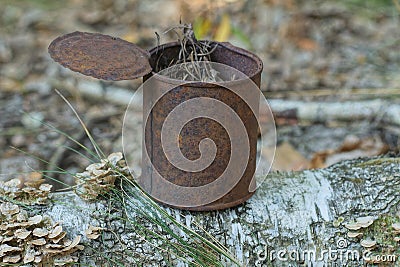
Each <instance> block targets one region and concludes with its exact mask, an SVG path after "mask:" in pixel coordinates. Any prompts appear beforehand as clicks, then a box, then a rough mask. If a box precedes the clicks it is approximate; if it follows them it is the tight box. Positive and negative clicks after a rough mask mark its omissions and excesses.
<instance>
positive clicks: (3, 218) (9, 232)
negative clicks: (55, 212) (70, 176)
mask: <svg viewBox="0 0 400 267" xmlns="http://www.w3.org/2000/svg"><path fill="white" fill-rule="evenodd" d="M80 239H81V237H80V236H77V237H75V238H74V239H73V240H70V239H68V238H66V232H64V231H63V229H62V226H61V225H59V223H55V224H54V223H52V222H51V220H50V219H49V218H44V217H43V216H42V215H35V216H29V215H28V212H27V211H26V210H24V209H22V208H20V207H19V206H18V205H15V204H13V203H10V202H3V203H2V204H0V262H1V263H2V264H18V265H21V264H24V266H65V265H69V264H71V263H74V262H77V260H78V258H77V257H76V256H74V255H73V253H74V252H76V251H77V250H82V249H83V246H82V245H79V242H80ZM0 265H1V264H0Z"/></svg>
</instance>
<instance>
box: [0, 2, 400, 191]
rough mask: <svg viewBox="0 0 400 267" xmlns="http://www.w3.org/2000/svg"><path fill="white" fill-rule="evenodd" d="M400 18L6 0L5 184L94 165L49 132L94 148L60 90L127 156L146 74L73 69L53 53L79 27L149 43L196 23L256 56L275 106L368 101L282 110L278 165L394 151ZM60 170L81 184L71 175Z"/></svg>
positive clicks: (274, 6)
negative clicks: (127, 132)
mask: <svg viewBox="0 0 400 267" xmlns="http://www.w3.org/2000/svg"><path fill="white" fill-rule="evenodd" d="M399 19H400V3H399V2H397V0H393V1H392V0H339V1H300V0H298V1H296V0H251V1H237V0H217V1H215V0H213V1H211V0H188V1H183V0H182V1H179V0H169V1H161V0H153V1H138V0H100V1H94V0H65V1H51V0H36V1H28V0H18V1H17V0H0V173H1V176H0V180H8V179H11V178H15V177H16V176H19V175H18V173H28V174H26V175H20V177H21V179H28V178H29V175H32V173H34V172H36V171H38V170H39V171H40V170H42V171H43V170H47V171H55V170H56V168H55V167H54V166H55V165H57V166H60V167H61V168H64V169H66V170H68V171H69V172H71V173H75V172H79V171H82V170H83V169H84V168H85V167H86V166H87V165H88V164H89V161H88V160H86V159H85V158H83V157H80V156H78V155H77V154H76V153H74V152H73V151H71V148H72V149H76V150H78V151H80V152H81V153H85V151H84V150H83V149H82V148H79V147H78V146H76V145H74V144H73V143H72V142H71V141H70V140H69V139H68V138H66V137H65V136H63V135H61V134H60V133H58V132H57V131H54V130H52V129H51V127H55V128H56V129H59V130H60V131H63V132H65V133H67V134H68V135H70V136H71V137H73V138H75V139H77V140H78V141H80V142H82V143H83V144H84V145H85V146H87V147H89V148H90V147H91V145H90V142H89V140H88V139H87V138H86V136H85V133H84V131H83V129H82V127H81V125H80V124H79V121H78V120H77V119H76V117H75V116H74V114H73V111H72V110H71V109H70V108H69V107H68V105H67V104H66V103H65V102H64V101H63V100H62V99H61V98H60V96H59V95H57V94H56V93H55V91H54V89H58V90H59V91H60V92H61V93H62V94H63V95H64V96H66V97H67V99H68V100H69V101H70V102H71V103H72V105H73V106H74V107H75V108H76V110H77V112H78V113H79V114H80V115H81V116H82V118H83V120H84V121H85V123H86V124H87V126H88V128H89V130H90V131H91V132H92V134H93V136H94V138H95V140H96V141H97V142H98V144H99V146H100V147H101V148H102V149H103V150H104V151H105V152H106V153H110V152H115V151H122V147H121V129H122V119H123V114H124V111H125V109H126V104H124V99H126V96H127V95H131V94H132V93H133V92H134V91H135V90H136V89H137V88H138V87H139V86H140V84H141V79H138V80H134V81H120V82H102V81H99V80H96V79H92V78H89V77H86V76H83V75H80V74H77V73H73V72H72V71H70V70H68V69H64V68H62V67H61V66H60V65H58V64H57V63H55V62H54V61H52V60H51V58H50V57H49V55H48V53H47V47H48V45H49V43H50V42H51V41H52V40H53V39H55V38H56V37H58V36H59V35H62V34H65V33H69V32H73V31H76V30H79V31H89V32H100V33H104V34H109V35H113V36H117V37H120V38H122V39H125V40H128V41H130V42H133V43H136V44H138V45H139V46H140V47H142V48H145V49H149V48H151V47H154V46H156V44H157V38H156V35H155V32H157V33H159V35H160V37H161V43H165V42H168V41H172V40H176V36H175V35H174V34H173V33H171V32H170V33H169V34H163V32H165V31H166V30H168V29H169V28H171V27H173V26H176V25H178V24H179V21H180V20H181V21H182V22H183V23H192V25H193V27H194V31H195V34H196V36H197V38H198V39H212V40H217V41H229V42H231V43H232V44H234V45H237V46H240V47H243V48H245V49H248V50H250V51H252V52H254V53H256V54H257V55H259V56H260V57H261V58H262V60H263V62H264V71H263V76H262V86H261V89H262V91H263V93H264V94H265V95H266V97H267V99H269V100H271V103H277V102H274V101H277V100H279V101H281V100H284V101H289V102H290V103H295V104H296V105H303V107H305V108H307V106H308V105H309V103H314V104H318V105H319V106H320V108H321V109H324V108H326V109H329V108H331V106H332V105H335V104H339V105H340V103H344V102H346V103H348V104H349V103H350V106H352V105H351V103H353V102H354V103H357V105H358V104H360V103H361V108H360V109H361V114H364V113H365V114H367V115H366V116H357V114H356V115H354V114H352V109H351V108H350V109H349V110H348V112H349V116H348V118H347V119H340V118H339V119H335V118H333V119H332V117H329V116H327V117H321V118H320V119H319V120H318V121H315V120H311V121H307V120H304V119H303V118H301V117H299V116H297V115H293V114H292V113H291V112H290V111H291V110H288V112H285V110H284V108H283V109H282V108H281V107H280V108H279V109H277V110H275V114H276V117H275V119H276V122H277V127H278V128H277V130H278V132H277V137H278V148H277V155H276V161H275V163H274V168H275V169H279V170H300V169H305V168H319V167H324V166H327V165H330V164H333V163H335V162H337V161H339V160H343V159H347V158H356V157H360V156H373V155H378V154H382V153H386V152H389V151H392V152H395V153H396V152H398V151H399V147H400V141H399V135H400V125H399V124H400V123H396V122H394V123H390V122H389V123H388V122H387V121H386V120H385V119H384V118H385V116H386V115H387V114H386V110H385V106H386V105H390V106H391V107H393V110H392V112H395V115H396V112H398V109H396V106H399V105H398V104H399V96H400V92H399V88H400V75H399V66H400V49H399V48H400V38H399V37H400V31H399ZM376 100H379V101H380V102H377V103H379V104H380V105H381V107H382V112H379V111H380V109H379V108H378V112H376V109H375V110H374V111H375V113H374V114H369V113H368V103H372V102H371V101H376ZM368 101H369V102H368ZM279 103H283V104H282V105H283V106H284V105H285V103H286V102H279ZM324 103H330V104H332V105H324ZM373 103H375V102H373ZM363 104H364V106H362V105H363ZM357 105H356V104H355V105H354V108H355V110H356V108H357ZM272 106H273V107H274V105H272ZM310 106H311V105H310ZM347 106H348V105H347ZM364 110H365V112H364ZM329 112H331V113H332V112H333V113H334V112H335V111H334V110H327V111H326V113H328V114H329ZM322 113H323V114H325V113H324V112H322ZM391 115H393V114H391ZM399 117H400V113H399ZM46 124H47V125H46ZM49 125H51V126H49ZM13 147H16V148H18V149H21V150H23V151H25V152H27V153H28V154H24V153H22V152H20V151H18V150H16V149H15V148H13ZM68 147H69V148H68ZM36 157H37V158H36ZM39 158H41V159H44V160H45V161H47V162H44V161H41V160H39ZM51 176H52V177H57V178H61V179H62V180H63V181H65V182H66V183H68V184H72V183H73V179H72V178H71V176H68V175H57V174H51ZM26 177H28V178H26Z"/></svg>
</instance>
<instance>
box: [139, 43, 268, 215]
mask: <svg viewBox="0 0 400 267" xmlns="http://www.w3.org/2000/svg"><path fill="white" fill-rule="evenodd" d="M178 52H179V45H178V44H177V43H169V44H166V45H163V46H161V47H158V48H154V49H152V50H150V54H151V57H150V64H152V66H153V69H155V64H157V62H158V63H160V61H166V62H169V61H170V60H171V59H172V58H173V57H176V56H177V54H178ZM211 58H212V60H213V61H215V62H220V63H224V64H226V65H229V66H232V67H234V68H236V69H238V70H240V71H241V72H243V73H245V74H246V75H247V76H249V78H250V79H251V80H252V81H254V83H255V84H256V85H257V86H258V87H259V86H260V79H261V71H262V62H261V60H260V59H259V58H258V57H257V56H255V55H253V54H251V53H250V52H248V51H246V50H243V49H240V48H237V47H234V46H232V45H230V44H228V43H219V45H218V47H217V49H216V50H215V51H214V53H213V54H212V56H211ZM152 76H153V78H152V79H154V78H156V79H158V81H157V83H156V85H157V86H154V84H153V86H152V87H151V88H146V87H144V90H143V97H144V103H143V107H144V109H148V108H150V106H151V103H153V102H154V101H155V100H156V99H157V96H158V95H160V94H163V91H165V90H166V91H168V92H167V93H166V94H165V95H163V97H162V98H161V99H159V100H158V101H157V103H156V104H155V106H154V107H153V108H152V109H151V112H150V116H149V118H147V120H146V121H144V123H145V147H143V149H146V150H147V153H148V154H149V158H150V160H149V161H150V162H147V161H146V160H145V161H143V167H142V175H141V177H140V178H139V183H140V184H141V185H142V186H143V187H144V189H145V190H146V191H147V192H149V193H150V194H151V195H152V196H153V197H155V198H156V199H158V200H160V199H161V202H162V199H163V195H164V194H168V195H171V194H179V193H178V192H170V191H167V190H165V184H164V183H163V182H162V181H161V180H159V179H157V178H155V175H154V172H155V171H157V172H158V173H159V174H161V176H163V177H164V178H165V179H166V180H168V182H170V183H173V184H176V185H180V186H184V187H199V186H204V185H206V184H208V183H211V182H213V181H214V180H216V179H217V178H218V177H219V176H220V175H221V173H222V172H224V170H225V169H226V167H227V164H228V161H229V160H230V157H231V142H230V139H229V135H228V134H227V132H226V130H225V129H224V127H223V126H221V125H220V124H219V123H216V122H215V121H213V120H210V119H207V118H196V119H193V120H192V121H190V122H189V123H187V124H186V125H185V126H184V128H183V129H182V131H181V134H180V137H179V140H180V149H181V151H182V154H183V155H184V156H185V157H186V158H187V159H190V160H195V159H197V158H199V156H200V152H199V142H200V141H201V140H202V139H204V138H210V139H212V140H213V141H214V143H215V144H216V146H217V155H216V157H215V160H214V161H213V162H212V164H211V165H209V166H208V167H207V168H206V169H204V170H202V171H199V172H186V171H183V170H181V169H179V168H176V167H175V166H173V165H172V164H171V163H170V161H169V160H168V159H167V157H166V156H165V154H164V152H163V148H162V144H161V130H162V127H163V124H164V121H165V120H166V117H167V116H168V114H169V113H170V112H171V111H172V110H173V109H174V108H175V107H176V106H178V105H179V104H181V103H183V102H185V101H187V100H189V99H193V98H199V97H207V98H212V99H217V100H219V101H221V102H223V103H225V104H227V105H228V106H230V107H231V108H232V109H233V110H234V112H235V113H236V114H237V115H238V116H239V117H240V119H241V121H242V122H243V123H244V125H245V128H246V131H247V134H248V138H249V143H250V157H249V158H248V162H247V168H246V170H245V172H244V174H243V175H242V177H241V179H240V181H239V182H238V183H237V184H236V186H235V187H234V188H233V189H232V190H231V191H230V192H227V193H226V194H225V195H224V196H223V197H221V198H220V199H218V200H216V201H214V202H212V203H209V204H206V205H202V206H197V207H193V206H191V207H187V206H185V205H179V206H177V205H171V206H173V207H176V208H181V209H187V210H196V211H205V210H218V209H225V208H229V207H233V206H236V205H238V204H241V203H242V202H244V201H246V200H247V199H248V198H250V197H251V196H252V194H253V193H254V192H250V190H249V187H250V183H251V182H253V183H254V180H253V176H254V173H255V168H256V152H257V134H258V122H257V119H256V117H255V116H254V113H252V111H251V110H250V108H249V106H248V105H247V104H246V103H245V102H244V101H243V100H242V99H241V98H240V97H239V96H238V95H236V94H235V93H233V92H232V91H231V90H229V89H227V88H225V87H223V86H220V85H218V84H205V83H204V84H202V83H195V84H190V83H189V84H185V85H180V86H177V87H175V88H174V89H172V90H170V81H169V79H168V78H165V77H163V76H159V75H155V73H154V72H153V73H152V74H150V75H147V76H146V77H145V78H144V80H145V81H146V80H147V79H149V78H151V77H152ZM237 86H241V85H240V83H239V84H238V85H237ZM250 99H252V100H251V101H252V102H253V103H251V104H253V105H257V106H258V101H259V96H258V95H254V96H250ZM144 113H146V112H145V111H144ZM145 119H146V118H145ZM144 153H146V151H143V155H145V154H144ZM246 160H247V159H246ZM253 186H254V185H253ZM216 190H218V189H216ZM208 193H209V194H213V193H215V192H211V191H210V192H208ZM157 196H158V197H157ZM176 197H177V198H179V197H190V198H191V199H199V203H200V201H201V200H200V199H202V196H201V195H199V194H198V193H196V191H195V190H194V191H193V194H192V195H190V196H176ZM167 204H168V203H167Z"/></svg>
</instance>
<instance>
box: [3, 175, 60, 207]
mask: <svg viewBox="0 0 400 267" xmlns="http://www.w3.org/2000/svg"><path fill="white" fill-rule="evenodd" d="M44 181H45V180H44V179H43V178H42V174H40V173H38V172H32V173H30V174H29V175H28V176H27V177H22V176H21V177H19V178H15V179H12V180H9V181H7V182H3V181H0V195H2V196H4V197H5V198H6V199H12V200H16V201H18V202H22V203H24V204H28V205H32V204H45V203H46V201H47V198H48V195H49V193H50V190H51V188H52V185H50V184H45V183H44Z"/></svg>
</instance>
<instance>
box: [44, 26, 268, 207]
mask: <svg viewBox="0 0 400 267" xmlns="http://www.w3.org/2000/svg"><path fill="white" fill-rule="evenodd" d="M213 44H214V45H216V46H215V49H214V50H213V52H212V53H211V54H210V59H211V62H212V63H215V64H217V65H216V69H219V68H220V69H219V70H220V71H222V72H223V71H224V66H225V67H226V68H227V69H228V72H229V69H230V70H235V71H236V72H237V73H239V75H238V76H237V77H236V79H233V80H231V81H229V79H228V81H224V82H213V83H209V82H201V81H197V82H186V81H183V80H176V79H172V78H169V77H167V76H164V75H162V74H160V72H159V73H157V72H156V66H157V64H159V63H160V62H164V65H167V64H168V62H170V61H171V60H172V59H174V58H177V56H178V54H179V50H180V44H179V43H167V44H164V45H161V46H158V47H155V48H153V49H150V50H149V51H146V50H143V49H141V48H139V47H137V46H136V45H134V44H132V43H129V42H127V41H124V40H121V39H119V38H114V37H111V36H107V35H102V34H92V33H81V32H74V33H71V34H67V35H64V36H61V37H59V38H57V39H56V40H54V41H53V42H52V44H51V45H50V46H49V52H50V55H51V56H52V58H53V59H54V60H56V61H57V62H59V63H60V64H62V65H63V66H65V67H68V68H70V69H71V70H74V71H77V72H80V73H83V74H85V75H88V76H93V77H96V78H99V79H104V80H129V79H135V78H138V77H143V81H144V84H143V114H144V115H143V130H144V138H143V139H144V140H143V145H142V174H141V175H140V177H139V178H138V183H139V185H140V186H141V187H142V188H143V189H144V190H145V191H146V192H147V193H149V194H150V195H151V196H152V197H153V198H154V199H155V200H157V201H159V202H161V203H164V204H167V205H169V206H172V207H176V208H180V209H187V210H196V211H205V210H218V209H225V208H229V207H233V206H236V205H238V204H241V203H243V202H244V201H246V200H247V199H248V198H250V197H251V196H252V194H254V192H255V189H256V182H255V178H254V174H255V170H256V156H257V136H258V132H259V127H258V121H257V116H258V105H259V100H260V94H259V87H260V81H261V71H262V68H263V64H262V61H261V60H260V58H259V57H257V56H256V55H255V54H253V53H251V52H249V51H247V50H244V49H241V48H238V47H235V46H233V45H231V44H229V43H226V42H222V43H217V42H214V43H213ZM235 71H234V72H235ZM161 73H162V72H161ZM249 87H256V89H257V92H256V93H255V91H254V90H250V89H249ZM197 99H200V100H199V101H198V102H194V101H195V100H197ZM204 101H205V102H207V101H208V102H210V101H211V103H212V104H211V106H207V105H206V104H205V102H204ZM213 101H214V102H213ZM188 102H190V103H192V106H190V105H189V106H184V108H181V109H179V108H178V107H182V106H181V105H182V104H185V103H188ZM213 103H215V105H214V104H213ZM216 106H223V107H224V109H226V110H228V112H227V113H225V111H219V110H218V109H216V108H215V107H216ZM177 110H178V111H179V113H178V118H179V119H178V120H179V121H180V119H181V118H186V120H183V122H184V123H182V125H180V128H179V129H178V130H176V129H175V130H174V131H172V130H171V131H169V130H168V129H169V128H168V127H166V126H165V122H166V121H168V118H169V117H170V114H171V113H174V112H175V113H176V112H177ZM207 112H208V113H207ZM197 113H201V114H203V113H205V114H208V115H207V116H200V115H196V114H197ZM228 113H234V115H230V114H228ZM212 115H215V116H216V117H218V118H219V120H218V119H213V116H212ZM232 118H234V119H232ZM235 119H238V120H239V121H240V123H237V121H235ZM239 124H240V125H239ZM172 125H173V124H172ZM166 129H167V130H166ZM171 129H172V128H171ZM163 131H164V133H166V135H167V139H168V138H169V139H171V140H175V141H176V144H177V146H178V153H177V154H179V155H180V156H183V157H184V158H185V159H184V161H185V160H187V161H189V162H196V160H199V158H201V157H202V154H203V153H205V154H207V153H206V152H210V151H212V152H213V153H214V158H212V160H210V161H209V162H208V165H207V166H206V167H205V168H201V169H196V168H194V169H193V168H192V169H190V168H188V169H185V168H180V167H179V166H178V167H177V164H174V163H181V162H180V161H182V159H175V158H174V157H175V156H174V154H172V156H171V154H169V156H168V153H166V151H168V149H169V148H168V147H166V146H164V142H163ZM204 140H208V141H211V142H212V145H210V142H208V143H207V144H206V145H204V143H203V144H202V142H203V141H204ZM203 145H204V146H203ZM237 147H244V148H245V149H239V150H238V149H237ZM202 149H203V151H202ZM244 150H246V151H244ZM245 152H246V153H245ZM211 154H212V153H211ZM232 158H235V160H236V161H233V160H232ZM178 165H179V164H178ZM221 176H223V177H225V178H224V179H225V180H220V177H221Z"/></svg>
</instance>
